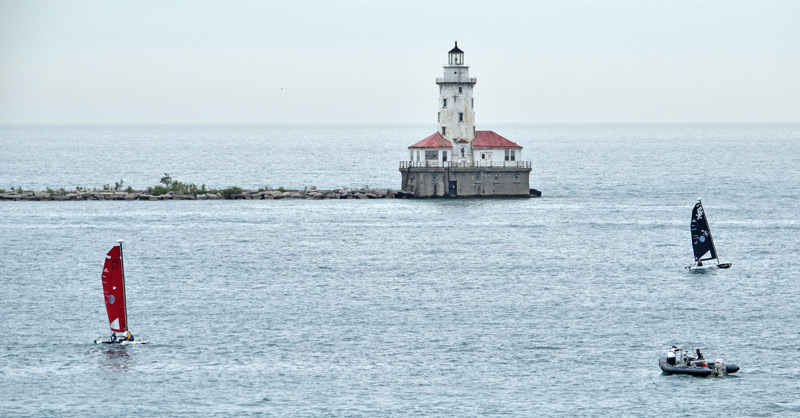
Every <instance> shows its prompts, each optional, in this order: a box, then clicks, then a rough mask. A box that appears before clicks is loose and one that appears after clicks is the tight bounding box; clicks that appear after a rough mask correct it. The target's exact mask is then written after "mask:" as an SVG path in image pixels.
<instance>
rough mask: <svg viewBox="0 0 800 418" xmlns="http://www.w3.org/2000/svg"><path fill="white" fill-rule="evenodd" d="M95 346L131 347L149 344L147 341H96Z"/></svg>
mask: <svg viewBox="0 0 800 418" xmlns="http://www.w3.org/2000/svg"><path fill="white" fill-rule="evenodd" d="M94 343H95V344H117V345H131V344H142V345H144V344H147V341H109V340H94Z"/></svg>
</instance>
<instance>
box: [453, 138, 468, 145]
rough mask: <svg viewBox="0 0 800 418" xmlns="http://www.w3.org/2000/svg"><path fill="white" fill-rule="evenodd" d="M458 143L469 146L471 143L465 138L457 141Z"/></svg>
mask: <svg viewBox="0 0 800 418" xmlns="http://www.w3.org/2000/svg"><path fill="white" fill-rule="evenodd" d="M456 142H457V143H459V144H469V141H467V140H466V139H464V138H459V139H458V141H456Z"/></svg>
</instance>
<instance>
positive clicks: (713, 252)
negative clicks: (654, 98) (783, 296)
mask: <svg viewBox="0 0 800 418" xmlns="http://www.w3.org/2000/svg"><path fill="white" fill-rule="evenodd" d="M697 200H700V199H697ZM700 207H701V208H702V207H703V201H702V200H700ZM703 214H704V215H705V217H706V224H708V213H706V209H705V208H703ZM708 239H709V240H711V255H712V256H713V259H714V260H717V264H719V256H717V246H716V245H715V244H714V236H713V235H711V224H708ZM123 277H124V274H123ZM126 315H127V312H126Z"/></svg>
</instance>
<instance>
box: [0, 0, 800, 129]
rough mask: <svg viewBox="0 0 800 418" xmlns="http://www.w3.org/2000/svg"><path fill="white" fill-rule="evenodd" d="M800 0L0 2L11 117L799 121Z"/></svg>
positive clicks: (2, 120)
mask: <svg viewBox="0 0 800 418" xmlns="http://www.w3.org/2000/svg"><path fill="white" fill-rule="evenodd" d="M798 22H800V1H796V0H758V1H740V0H690V1H684V0H670V1H663V0H658V1H650V0H603V1H600V0H597V1H595V0H553V1H536V0H532V1H469V0H461V1H435V0H430V1H395V2H388V1H387V2H383V1H358V0H353V1H337V0H332V1H305V0H296V1H266V0H261V1H246V0H226V1H202V0H197V1H180V0H175V1H163V0H162V1H149V0H141V1H139V0H137V1H113V0H112V1H109V0H98V1H89V0H70V1H36V0H28V1H25V0H18V1H9V0H0V124H116V123H121V124H194V123H208V124H226V123H255V124H261V123H266V124H327V123H371V124H392V123H431V124H432V125H435V123H436V112H437V110H438V98H439V91H438V86H437V85H436V84H435V79H436V77H441V76H442V64H444V63H445V60H446V58H447V51H449V50H450V49H451V48H452V47H453V42H454V41H456V40H457V41H458V45H459V47H460V48H461V49H462V50H464V52H465V61H466V62H467V63H468V64H470V75H471V76H472V77H477V79H478V83H477V85H476V86H475V110H476V120H477V125H478V127H479V128H480V126H481V125H483V124H488V123H526V124H527V123H727V122H736V123H739V122H742V123H745V122H793V123H797V122H800V23H798Z"/></svg>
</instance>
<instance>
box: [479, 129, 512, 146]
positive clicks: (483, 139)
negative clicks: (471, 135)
mask: <svg viewBox="0 0 800 418" xmlns="http://www.w3.org/2000/svg"><path fill="white" fill-rule="evenodd" d="M472 148H519V149H522V147H521V146H519V145H517V144H515V143H513V142H511V141H509V140H507V139H505V138H503V137H502V136H501V135H498V134H496V133H494V131H477V132H475V139H473V140H472Z"/></svg>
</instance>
